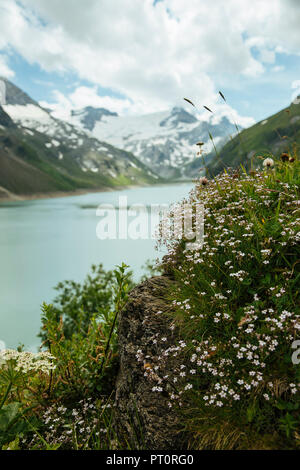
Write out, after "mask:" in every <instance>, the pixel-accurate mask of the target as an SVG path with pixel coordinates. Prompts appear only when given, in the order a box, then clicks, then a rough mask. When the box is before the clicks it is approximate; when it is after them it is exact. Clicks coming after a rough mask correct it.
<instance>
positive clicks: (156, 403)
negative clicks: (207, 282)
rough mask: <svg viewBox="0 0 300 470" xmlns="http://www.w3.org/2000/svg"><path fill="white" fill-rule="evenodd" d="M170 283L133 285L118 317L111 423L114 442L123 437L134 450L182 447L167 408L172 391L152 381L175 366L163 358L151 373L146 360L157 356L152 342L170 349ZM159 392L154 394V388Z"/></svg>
mask: <svg viewBox="0 0 300 470" xmlns="http://www.w3.org/2000/svg"><path fill="white" fill-rule="evenodd" d="M171 283H172V281H171V280H170V279H169V278H168V277H167V276H159V277H154V278H151V279H149V280H147V281H146V282H144V283H142V284H140V285H139V286H137V287H136V288H135V289H133V291H132V292H131V294H130V296H129V301H128V303H127V305H126V307H125V308H124V310H123V311H122V312H121V314H120V318H119V354H120V370H119V374H118V378H117V384H116V418H115V423H114V427H115V429H116V430H117V433H118V435H119V438H122V436H126V438H127V439H128V440H129V443H130V446H131V447H132V448H134V449H150V450H158V449H160V450H163V449H167V450H177V449H180V448H183V447H184V443H183V440H182V434H181V432H180V430H181V423H180V417H179V413H178V410H177V412H176V410H174V409H173V408H171V409H170V408H169V406H168V403H169V401H170V400H169V395H170V393H172V386H171V384H170V383H168V381H164V382H163V383H162V384H159V382H157V374H161V373H162V371H164V372H163V373H165V372H166V368H170V369H171V368H172V367H173V366H175V364H174V361H175V358H173V357H172V358H168V359H167V363H165V364H164V365H163V366H162V368H161V370H160V371H159V372H157V374H156V373H155V371H154V370H153V371H151V370H150V369H149V367H151V359H152V358H154V357H155V358H156V359H157V354H159V344H158V343H156V341H155V340H156V339H158V342H159V339H160V338H162V337H163V338H164V347H165V348H167V347H168V345H170V346H171V345H172V344H174V340H175V337H174V336H176V331H175V330H172V329H170V323H171V319H170V317H168V315H167V312H168V311H169V307H168V302H167V294H168V289H169V287H170V286H171ZM141 351H142V352H141ZM157 386H159V388H162V391H161V392H159V391H153V387H154V388H155V387H157Z"/></svg>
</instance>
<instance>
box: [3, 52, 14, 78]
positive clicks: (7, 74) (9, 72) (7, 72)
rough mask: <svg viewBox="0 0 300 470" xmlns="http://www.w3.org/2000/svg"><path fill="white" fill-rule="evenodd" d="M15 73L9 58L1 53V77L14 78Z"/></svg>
mask: <svg viewBox="0 0 300 470" xmlns="http://www.w3.org/2000/svg"><path fill="white" fill-rule="evenodd" d="M14 76H15V73H14V71H13V70H11V68H10V67H9V66H8V64H7V58H6V57H5V56H3V55H0V77H5V78H13V77H14Z"/></svg>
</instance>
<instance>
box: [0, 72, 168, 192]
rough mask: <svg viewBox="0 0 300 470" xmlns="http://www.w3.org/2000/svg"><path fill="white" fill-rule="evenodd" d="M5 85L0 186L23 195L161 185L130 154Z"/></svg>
mask: <svg viewBox="0 0 300 470" xmlns="http://www.w3.org/2000/svg"><path fill="white" fill-rule="evenodd" d="M5 85H6V104H3V106H2V107H1V108H0V119H1V122H3V123H5V125H1V127H0V173H1V175H0V186H2V187H3V188H4V189H6V190H7V191H10V192H11V193H13V194H15V195H17V196H19V195H24V196H28V195H30V194H35V193H49V192H56V191H64V192H68V191H75V190H90V191H91V190H101V189H102V190H107V189H110V188H115V187H125V186H129V185H139V184H154V183H156V182H158V181H162V179H160V178H159V177H158V176H157V175H156V174H155V173H154V171H153V170H151V169H149V168H148V167H146V166H145V165H144V164H143V163H141V162H140V161H139V160H138V159H137V158H136V157H135V156H134V155H133V154H132V153H130V152H127V151H124V150H122V149H118V148H116V147H114V146H113V145H111V144H109V143H106V142H102V141H99V140H98V139H96V138H95V137H93V136H92V135H90V133H87V132H85V131H83V130H82V129H79V128H77V127H75V126H73V125H71V124H70V123H66V122H63V121H60V120H58V119H56V118H54V117H52V116H51V115H50V114H49V112H48V111H47V110H45V109H44V108H42V107H41V106H40V105H39V104H38V103H36V102H35V101H34V100H32V99H31V98H30V97H29V96H28V95H27V94H26V93H24V92H23V91H22V90H20V89H19V88H18V87H16V86H15V85H14V84H12V83H11V82H9V81H8V80H5ZM28 165H29V166H28ZM29 168H30V171H29ZM30 175H32V176H30ZM1 194H2V195H3V191H2V192H1V193H0V195H1Z"/></svg>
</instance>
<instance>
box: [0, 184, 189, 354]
mask: <svg viewBox="0 0 300 470" xmlns="http://www.w3.org/2000/svg"><path fill="white" fill-rule="evenodd" d="M191 187H192V185H191V184H189V183H184V184H177V185H166V186H153V187H146V188H137V189H130V190H126V191H114V192H105V193H93V194H86V195H80V196H72V197H65V198H57V199H43V200H34V201H24V202H15V203H2V204H0V347H1V345H2V346H3V342H4V343H5V345H6V347H9V348H15V347H17V345H18V344H24V345H25V347H26V348H27V349H36V347H37V346H38V345H39V339H38V338H37V337H36V335H37V333H38V331H39V328H40V314H41V310H40V306H41V304H42V302H43V301H46V302H49V303H50V302H51V301H52V300H53V298H54V297H55V291H54V289H53V287H54V286H55V285H57V283H58V282H60V281H62V280H65V279H72V280H75V281H78V282H79V281H82V280H83V279H84V278H85V276H86V274H87V273H88V271H89V269H90V266H91V265H92V264H97V263H102V264H103V265H104V267H105V268H106V269H113V268H114V267H115V266H116V265H117V264H120V263H121V262H122V261H124V262H125V263H127V264H128V265H130V267H131V268H132V269H133V271H134V275H135V279H136V280H138V279H139V277H140V276H141V275H142V274H143V271H142V266H143V265H144V264H145V262H146V261H147V260H148V259H154V258H156V257H157V256H158V253H157V251H155V248H154V246H155V241H154V240H151V239H148V240H131V239H127V240H99V239H98V238H97V236H96V227H97V224H98V223H99V220H100V219H99V217H97V216H96V208H97V206H98V205H99V204H112V205H114V206H118V201H119V196H127V197H128V204H129V206H130V205H132V204H136V203H139V204H144V205H146V206H150V205H151V204H165V203H168V204H170V203H173V202H177V201H180V200H181V199H182V198H183V197H185V196H187V194H188V192H189V190H190V189H191Z"/></svg>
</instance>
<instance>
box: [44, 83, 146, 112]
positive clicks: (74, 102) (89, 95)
mask: <svg viewBox="0 0 300 470" xmlns="http://www.w3.org/2000/svg"><path fill="white" fill-rule="evenodd" d="M53 98H54V102H53V103H48V102H45V101H41V102H40V103H39V104H40V105H41V106H43V107H45V108H49V109H51V110H52V111H53V115H54V116H55V117H57V118H60V119H63V118H67V117H68V116H69V114H70V112H71V110H73V109H81V108H84V107H86V106H94V107H96V108H106V109H109V110H110V111H114V112H116V113H118V114H126V113H127V112H128V110H129V109H130V108H132V106H134V105H132V103H131V102H130V100H128V99H120V98H113V97H111V96H99V95H98V91H97V86H95V87H86V86H80V87H78V88H76V89H75V91H74V92H72V93H70V94H69V95H64V94H62V93H61V92H60V91H58V90H55V91H54V93H53ZM137 111H139V110H137Z"/></svg>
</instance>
